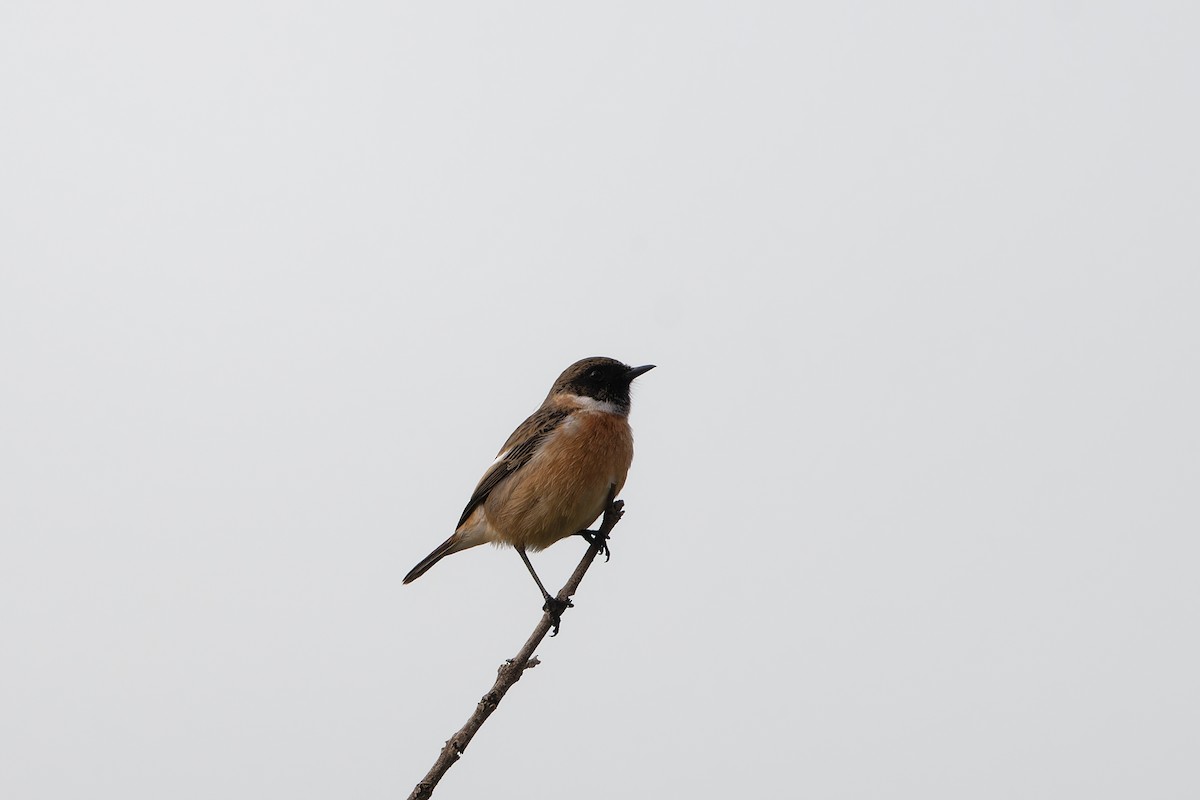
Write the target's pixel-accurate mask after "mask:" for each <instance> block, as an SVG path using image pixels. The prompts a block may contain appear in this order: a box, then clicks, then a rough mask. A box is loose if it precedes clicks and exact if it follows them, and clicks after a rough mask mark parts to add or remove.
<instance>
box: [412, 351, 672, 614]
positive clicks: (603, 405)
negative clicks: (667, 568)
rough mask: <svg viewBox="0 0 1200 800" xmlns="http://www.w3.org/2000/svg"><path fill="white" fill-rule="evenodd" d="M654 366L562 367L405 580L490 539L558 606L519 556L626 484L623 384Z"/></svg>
mask: <svg viewBox="0 0 1200 800" xmlns="http://www.w3.org/2000/svg"><path fill="white" fill-rule="evenodd" d="M652 369H654V365H653V364H649V365H646V366H644V367H631V366H629V365H627V364H622V363H621V362H620V361H616V360H614V359H611V358H603V357H594V358H585V359H583V360H582V361H576V362H575V363H574V364H572V365H571V366H569V367H567V368H566V369H565V370H564V371H563V373H562V374H561V375H559V376H558V380H556V381H555V382H554V385H553V386H552V387H550V393H549V394H548V395H546V399H545V400H544V401H543V402H542V405H541V407H540V408H538V410H537V411H535V412H533V414H531V415H530V417H529V418H528V419H527V420H525V421H524V422H522V423H521V425H520V426H519V427H518V428H517V429H516V430H515V431H513V432H512V435H511V436H509V437H508V441H507V442H505V443H504V446H503V447H501V448H500V454H499V455H498V456H497V457H496V460H495V462H494V463H493V464H492V466H491V467H490V468H489V469H488V471H487V472H485V473H484V475H483V478H482V479H481V480H480V481H479V485H478V486H476V487H475V492H474V493H473V494H472V495H471V499H470V500H468V501H467V507H466V508H464V509H463V513H462V517H460V518H459V520H458V527H457V528H456V529H455V531H454V534H453V535H452V536H451V537H450V538H449V539H447V540H446V541H444V542H442V543H441V544H440V545H438V547H437V549H436V550H434V551H433V552H432V553H430V554H429V555H428V556H426V557H425V558H424V559H422V561H421V563H419V564H417V565H416V566H415V567H413V568H412V571H411V572H409V573H408V574H407V575H405V576H404V582H405V583H411V582H413V581H415V580H416V579H417V578H419V577H421V576H422V575H424V574H425V573H426V571H428V570H429V568H430V567H432V566H433V565H434V564H436V563H437V562H438V561H441V560H442V559H443V558H445V557H446V556H448V555H450V554H451V553H457V552H459V551H460V550H466V549H467V548H469V547H475V546H476V545H480V544H484V543H486V542H492V543H494V544H506V545H509V546H511V547H513V548H514V549H516V551H517V553H518V554H520V556H521V559H522V560H523V561H524V562H525V566H526V567H528V568H529V572H530V574H531V575H533V579H534V580H535V581H537V585H538V588H539V589H541V591H542V596H543V597H544V598H545V599H546V604H547V605H546V610H547V611H551V612H552V613H555V615H556V616H557V613H556V612H561V608H557V609H556V608H555V606H556V601H555V600H554V598H553V597H551V596H550V593H549V592H547V591H546V587H545V586H543V585H542V581H541V579H540V578H538V575H537V573H536V572H535V571H534V569H533V565H532V564H531V563H530V562H529V557H528V556H527V555H526V551H527V550H535V551H536V550H543V549H545V548H547V547H549V546H550V545H552V544H554V543H555V542H557V541H558V540H560V539H565V538H566V537H568V536H572V535H574V534H577V533H579V534H584V535H586V534H588V533H590V531H587V530H586V528H587V526H588V525H590V524H591V523H592V522H594V521H595V520H596V518H597V517H599V516H600V514H601V513H603V512H604V510H605V508H606V507H607V506H608V504H609V503H610V502H611V500H612V498H615V497H616V496H617V494H618V493H619V492H620V491H621V487H622V486H624V485H625V476H626V474H627V473H628V472H629V465H630V463H631V462H632V461H633V431H632V430H631V429H630V427H629V386H630V384H631V383H632V382H633V379H634V378H636V377H637V376H639V375H641V374H643V373H645V372H648V371H650V370H652Z"/></svg>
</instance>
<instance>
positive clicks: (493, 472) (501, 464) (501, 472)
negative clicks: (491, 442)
mask: <svg viewBox="0 0 1200 800" xmlns="http://www.w3.org/2000/svg"><path fill="white" fill-rule="evenodd" d="M570 415H571V410H570V409H566V408H539V409H538V410H537V411H535V412H534V413H533V415H532V416H530V417H529V419H527V420H525V421H524V422H522V423H521V424H520V425H519V426H518V427H517V429H516V430H515V431H513V432H512V436H509V437H508V441H507V442H505V443H504V446H503V447H501V448H500V453H501V454H503V455H504V458H502V459H500V460H499V461H497V462H496V463H495V464H493V465H492V468H491V469H489V470H488V471H487V472H486V473H484V476H483V477H482V478H481V479H480V481H479V485H478V486H476V487H475V492H474V494H472V495H471V499H470V500H468V501H467V507H466V508H464V509H463V513H462V516H461V517H460V518H459V520H458V525H456V526H455V528H456V529H457V528H459V527H462V524H463V523H464V522H466V521H467V517H469V516H471V514H472V513H473V512H474V511H475V509H477V508H479V506H480V505H481V504H482V503H483V501H484V500H487V499H488V495H490V494H491V493H492V491H493V490H494V489H495V488H496V487H497V486H499V485H500V483H501V482H502V481H503V480H504V479H505V478H507V477H508V476H510V475H512V474H513V473H514V472H516V471H517V470H519V469H520V468H521V467H523V466H525V465H526V464H528V463H529V459H530V458H532V457H533V454H534V453H536V452H537V450H538V448H539V447H541V446H542V442H543V441H545V439H546V437H547V436H549V435H550V432H551V431H553V430H554V429H555V428H557V427H558V426H559V425H561V424H562V421H563V420H565V419H566V418H567V417H569V416H570Z"/></svg>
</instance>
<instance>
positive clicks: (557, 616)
mask: <svg viewBox="0 0 1200 800" xmlns="http://www.w3.org/2000/svg"><path fill="white" fill-rule="evenodd" d="M515 549H516V551H517V555H519V556H520V557H521V560H522V561H524V562H525V568H526V569H528V570H529V574H530V575H532V576H533V580H534V582H535V583H537V586H538V588H539V589H541V590H542V597H544V598H545V600H546V604H545V605H544V606H542V611H545V612H546V613H547V614H549V615H550V624H551V625H553V626H554V633H552V634H550V635H551V636H557V635H558V626H559V625H561V624H562V612H564V611H566V610H567V609H568V608H574V607H575V604H574V603H572V602H571V601H570V600H559V599H558V598H557V597H553V596H552V595H551V594H550V593H549V592H547V591H546V587H545V586H543V585H542V579H541V578H539V577H538V574H537V572H536V571H535V570H534V569H533V564H531V563H530V561H529V556H527V555H525V548H524V547H518V548H515Z"/></svg>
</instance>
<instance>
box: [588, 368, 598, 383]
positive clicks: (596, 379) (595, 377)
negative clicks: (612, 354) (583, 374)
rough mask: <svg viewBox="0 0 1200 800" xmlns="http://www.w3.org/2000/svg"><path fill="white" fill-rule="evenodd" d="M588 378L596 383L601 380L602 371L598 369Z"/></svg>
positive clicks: (590, 373) (589, 374)
mask: <svg viewBox="0 0 1200 800" xmlns="http://www.w3.org/2000/svg"><path fill="white" fill-rule="evenodd" d="M588 377H589V378H591V379H592V380H594V381H598V380H600V370H598V369H594V370H592V371H591V372H589V373H588Z"/></svg>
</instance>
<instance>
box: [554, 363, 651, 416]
mask: <svg viewBox="0 0 1200 800" xmlns="http://www.w3.org/2000/svg"><path fill="white" fill-rule="evenodd" d="M652 369H654V365H653V364H647V365H646V366H644V367H631V366H629V365H628V364H622V363H621V362H620V361H617V360H616V359H613V358H604V357H603V356H594V357H592V358H585V359H583V360H582V361H576V362H575V363H574V364H572V365H571V366H569V367H567V368H566V369H565V370H563V374H562V375H559V376H558V380H556V381H555V382H554V387H553V388H552V389H551V390H550V395H551V396H554V395H556V394H573V395H576V396H578V397H587V398H590V399H592V400H595V401H596V402H598V403H607V404H610V405H612V406H613V409H612V410H613V411H616V412H618V413H621V414H627V413H629V384H631V383H632V382H633V379H634V378H636V377H637V376H638V375H641V374H642V373H644V372H649V371H650V370H652Z"/></svg>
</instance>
